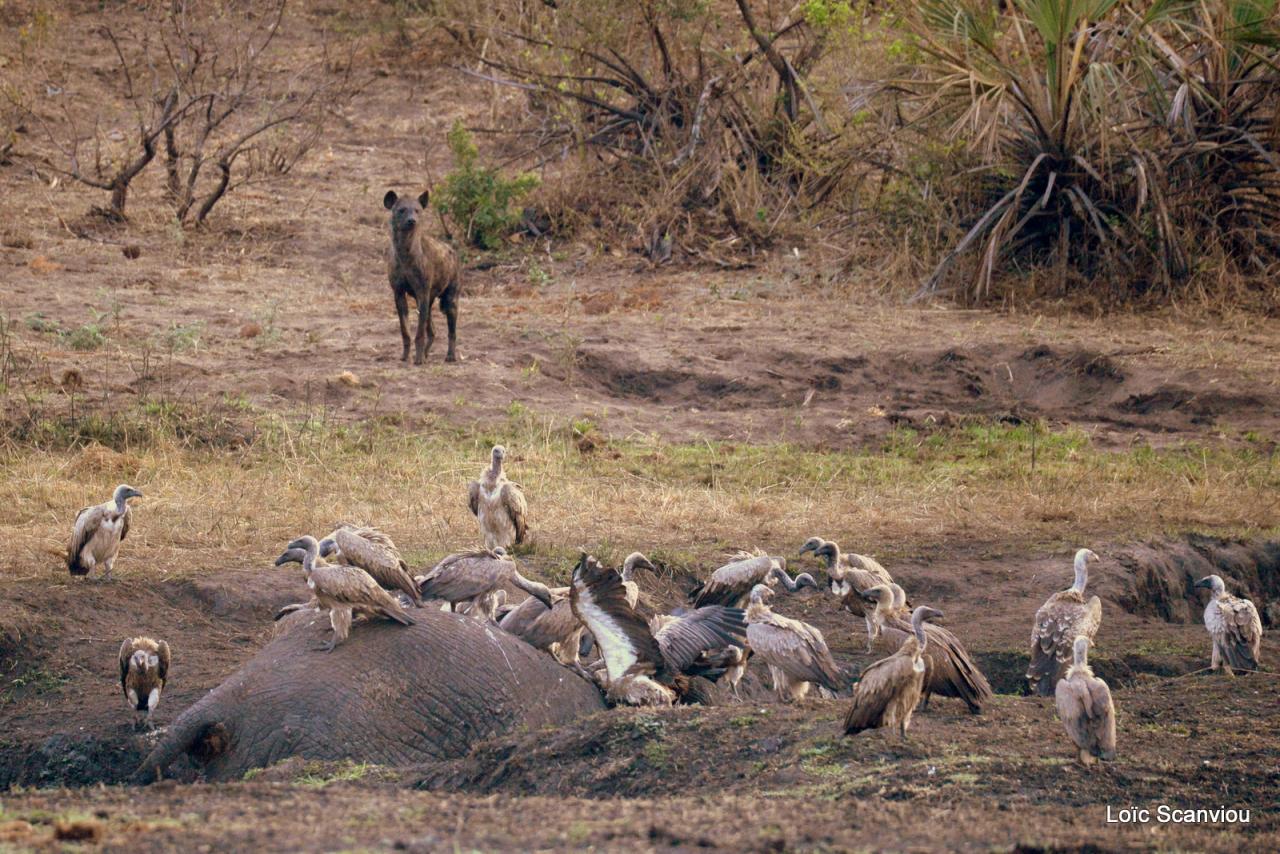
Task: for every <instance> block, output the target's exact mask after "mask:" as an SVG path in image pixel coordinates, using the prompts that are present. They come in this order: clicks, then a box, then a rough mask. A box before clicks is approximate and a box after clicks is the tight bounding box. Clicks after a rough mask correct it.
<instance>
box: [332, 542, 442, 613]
mask: <svg viewBox="0 0 1280 854" xmlns="http://www.w3.org/2000/svg"><path fill="white" fill-rule="evenodd" d="M332 536H333V541H334V542H335V543H337V545H338V549H339V551H341V552H342V559H343V562H344V563H349V564H351V565H352V566H358V567H360V568H361V569H363V570H364V571H365V572H367V573H369V575H371V576H373V580H374V581H376V582H378V584H379V585H380V586H381V587H382V588H383V589H385V590H402V591H404V593H405V595H406V596H408V597H409V598H410V599H411V600H413V602H414V603H415V604H418V603H420V602H421V597H420V596H419V594H418V585H417V584H415V583H414V581H413V577H412V576H410V575H409V568H408V566H406V565H405V562H404V561H403V560H402V559H401V558H400V551H399V549H397V548H396V544H395V543H394V542H392V540H391V538H390V537H389V536H387V535H386V534H384V533H383V532H382V531H379V530H378V529H377V528H340V529H338V530H337V531H334V532H333V535H332Z"/></svg>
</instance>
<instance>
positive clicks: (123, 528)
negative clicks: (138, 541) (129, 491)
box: [120, 504, 133, 543]
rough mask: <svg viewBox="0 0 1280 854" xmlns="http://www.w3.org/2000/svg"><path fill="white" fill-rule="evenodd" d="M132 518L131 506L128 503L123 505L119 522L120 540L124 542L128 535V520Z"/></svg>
mask: <svg viewBox="0 0 1280 854" xmlns="http://www.w3.org/2000/svg"><path fill="white" fill-rule="evenodd" d="M132 519H133V508H132V507H130V506H129V505H128V504H126V505H125V506H124V518H123V519H122V520H121V522H120V542H122V543H123V542H124V538H125V537H127V536H129V522H130V521H132Z"/></svg>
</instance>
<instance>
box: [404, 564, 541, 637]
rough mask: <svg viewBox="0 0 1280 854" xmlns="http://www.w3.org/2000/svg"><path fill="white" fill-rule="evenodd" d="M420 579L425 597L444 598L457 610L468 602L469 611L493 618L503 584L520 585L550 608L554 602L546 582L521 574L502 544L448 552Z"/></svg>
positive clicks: (420, 588)
mask: <svg viewBox="0 0 1280 854" xmlns="http://www.w3.org/2000/svg"><path fill="white" fill-rule="evenodd" d="M417 580H418V592H419V593H421V594H422V598H424V599H443V600H445V601H446V602H448V603H449V606H450V607H451V608H452V610H454V611H457V610H459V606H460V605H461V604H462V603H464V602H465V603H468V606H469V607H467V609H466V610H467V612H468V613H470V614H472V615H473V616H476V617H486V618H488V619H490V620H492V619H494V617H495V616H496V615H497V608H498V601H497V598H496V597H495V595H494V594H495V593H496V592H497V590H498V588H500V587H502V585H504V584H511V585H514V586H515V587H519V588H520V589H521V590H523V591H524V592H525V593H528V594H529V595H530V596H534V597H537V599H538V600H539V601H540V602H541V603H542V604H543V605H545V606H547V607H548V608H550V607H551V606H552V604H553V603H552V601H551V591H550V590H549V589H548V588H547V585H545V584H541V583H539V582H537V581H530V580H529V579H528V578H525V577H524V576H523V575H521V574H520V570H519V569H518V568H517V566H516V562H515V560H514V559H512V558H511V557H509V556H508V555H507V552H506V550H505V549H503V548H501V547H498V548H493V549H481V550H480V551H474V552H461V553H459V554H452V555H449V556H448V557H446V558H445V559H444V560H442V561H440V562H439V563H438V564H436V565H435V566H434V567H432V569H431V571H430V572H428V573H427V574H426V575H420V576H418V579H417Z"/></svg>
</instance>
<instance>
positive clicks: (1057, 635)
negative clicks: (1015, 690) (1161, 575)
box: [1027, 549, 1102, 697]
mask: <svg viewBox="0 0 1280 854" xmlns="http://www.w3.org/2000/svg"><path fill="white" fill-rule="evenodd" d="M1097 559H1098V556H1097V555H1096V554H1094V553H1093V552H1091V551H1089V550H1088V549H1080V550H1079V551H1077V552H1076V558H1075V570H1076V580H1075V583H1074V584H1072V585H1071V587H1069V588H1068V589H1066V590H1063V591H1062V592H1060V593H1055V594H1053V595H1052V596H1050V597H1049V598H1048V599H1046V600H1045V603H1044V604H1043V605H1041V606H1040V610H1038V611H1036V622H1035V625H1034V626H1032V627H1031V664H1030V665H1028V667H1027V683H1028V685H1029V687H1030V688H1031V693H1033V694H1039V695H1040V696H1041V697H1052V696H1053V688H1054V686H1055V685H1057V684H1058V680H1059V679H1061V678H1062V677H1063V676H1065V675H1066V672H1067V668H1068V667H1070V666H1071V657H1072V654H1073V653H1072V649H1071V644H1072V642H1073V641H1074V639H1075V638H1076V637H1077V636H1079V635H1084V636H1085V637H1087V638H1088V639H1089V640H1090V641H1092V640H1093V636H1094V635H1095V634H1096V633H1097V631H1098V625H1099V624H1100V623H1101V622H1102V600H1101V599H1099V598H1098V597H1097V596H1093V597H1091V598H1090V599H1089V600H1088V601H1085V598H1084V588H1085V585H1086V584H1088V583H1089V562H1090V561H1095V560H1097Z"/></svg>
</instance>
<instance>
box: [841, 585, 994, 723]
mask: <svg viewBox="0 0 1280 854" xmlns="http://www.w3.org/2000/svg"><path fill="white" fill-rule="evenodd" d="M894 587H897V585H892V586H889V585H884V584H879V585H876V586H875V587H872V588H871V589H870V590H864V591H863V593H862V596H863V598H865V599H866V600H867V602H868V603H874V608H875V610H874V611H873V616H874V618H875V624H876V627H877V632H876V636H877V637H883V638H884V639H885V642H886V644H888V645H889V646H890V647H891V648H892V649H900V648H901V647H902V644H903V642H904V641H906V639H907V638H908V637H910V636H911V634H912V633H913V632H914V629H913V628H912V626H911V623H910V621H909V620H905V619H903V618H902V617H901V616H899V614H900V613H901V612H900V611H899V607H900V606H899V600H898V598H897V591H895V590H894V589H893V588H894ZM897 590H898V591H900V590H902V588H901V587H898V588H897ZM868 619H872V617H868ZM924 633H925V635H926V636H927V637H928V639H929V644H928V646H927V647H926V648H925V650H924V654H923V656H924V658H923V660H924V666H925V670H924V686H923V688H922V690H923V692H924V703H923V705H922V707H921V708H925V709H927V708H929V696H930V695H931V694H941V695H942V696H943V697H958V698H959V699H961V700H964V702H965V705H967V706H968V707H969V711H970V712H972V713H973V714H975V715H977V714H981V712H982V705H983V703H986V702H988V701H990V700H991V683H989V682H987V677H985V676H983V675H982V671H981V670H979V669H978V665H976V664H974V663H973V659H971V658H970V657H969V653H968V652H967V651H966V650H965V648H964V644H962V643H960V640H959V638H957V637H956V636H955V635H953V634H952V633H951V632H949V631H948V630H947V629H945V628H943V627H942V626H937V625H934V624H932V623H925V625H924Z"/></svg>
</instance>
